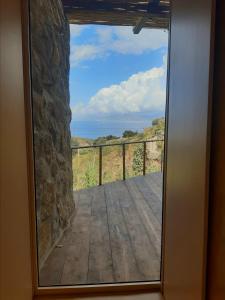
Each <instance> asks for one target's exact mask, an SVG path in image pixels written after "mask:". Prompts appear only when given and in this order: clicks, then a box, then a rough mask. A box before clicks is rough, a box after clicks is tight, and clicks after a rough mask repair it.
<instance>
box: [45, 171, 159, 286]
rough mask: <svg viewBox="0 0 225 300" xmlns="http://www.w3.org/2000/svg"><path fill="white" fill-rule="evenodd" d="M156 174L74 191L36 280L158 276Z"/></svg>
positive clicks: (93, 280)
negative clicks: (69, 216)
mask: <svg viewBox="0 0 225 300" xmlns="http://www.w3.org/2000/svg"><path fill="white" fill-rule="evenodd" d="M161 187H162V176H161V174H148V175H146V176H145V177H144V176H139V177H136V178H131V179H127V180H126V181H118V182H113V183H108V184H105V185H102V186H99V187H94V188H89V189H86V190H81V191H78V192H74V200H75V202H76V215H75V216H74V219H73V221H72V225H71V227H70V228H69V229H67V230H66V232H65V233H64V236H63V238H62V239H61V240H60V242H59V244H60V248H57V247H56V248H55V249H54V250H53V251H52V253H51V255H50V256H49V258H48V259H47V261H46V263H45V265H44V267H43V268H42V270H41V272H40V284H41V285H42V286H51V285H60V284H61V285H76V284H95V283H96V284H98V283H106V282H108V283H113V282H115V283H116V282H117V283H118V282H133V281H146V280H147V281H148V280H155V279H158V278H159V272H160V250H161V249H160V248H161V214H162V212H161V209H162V203H161V199H160V197H162V196H161V194H162V193H161Z"/></svg>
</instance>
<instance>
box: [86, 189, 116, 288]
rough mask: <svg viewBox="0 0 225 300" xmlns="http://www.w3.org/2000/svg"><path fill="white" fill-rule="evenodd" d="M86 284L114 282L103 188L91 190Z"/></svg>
mask: <svg viewBox="0 0 225 300" xmlns="http://www.w3.org/2000/svg"><path fill="white" fill-rule="evenodd" d="M92 195H93V199H92V209H91V211H92V214H91V226H90V251H89V268H88V280H87V281H88V283H90V284H91V283H107V282H114V274H113V264H112V255H111V245H110V239H109V230H108V221H107V209H106V202H105V194H104V187H103V186H100V187H96V188H93V189H92Z"/></svg>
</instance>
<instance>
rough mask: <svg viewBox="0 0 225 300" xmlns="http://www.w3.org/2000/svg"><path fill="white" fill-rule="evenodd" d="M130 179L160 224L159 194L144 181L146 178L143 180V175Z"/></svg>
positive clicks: (160, 204)
mask: <svg viewBox="0 0 225 300" xmlns="http://www.w3.org/2000/svg"><path fill="white" fill-rule="evenodd" d="M148 178H149V177H148ZM132 180H133V181H134V182H135V184H136V185H137V187H138V189H139V191H140V192H141V193H142V195H143V197H144V198H145V201H146V202H147V204H148V206H149V207H150V209H151V210H152V212H153V214H154V216H155V217H156V218H157V220H158V221H159V223H160V224H162V201H161V200H160V195H158V194H156V193H155V192H154V191H153V189H152V187H151V185H150V186H149V185H148V184H147V182H146V179H145V180H143V177H139V176H138V177H134V178H133V179H132ZM147 180H148V179H147ZM161 188H162V187H161Z"/></svg>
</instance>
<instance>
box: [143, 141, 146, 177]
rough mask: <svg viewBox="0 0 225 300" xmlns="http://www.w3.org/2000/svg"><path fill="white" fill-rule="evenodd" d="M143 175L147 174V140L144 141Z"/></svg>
mask: <svg viewBox="0 0 225 300" xmlns="http://www.w3.org/2000/svg"><path fill="white" fill-rule="evenodd" d="M143 148H144V149H143V175H144V176H145V168H146V142H143Z"/></svg>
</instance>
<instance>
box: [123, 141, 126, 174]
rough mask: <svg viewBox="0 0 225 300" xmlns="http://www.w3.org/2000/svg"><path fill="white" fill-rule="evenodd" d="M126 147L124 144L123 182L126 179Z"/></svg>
mask: <svg viewBox="0 0 225 300" xmlns="http://www.w3.org/2000/svg"><path fill="white" fill-rule="evenodd" d="M125 147H126V145H125V144H123V180H125V179H126V148H125Z"/></svg>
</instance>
